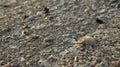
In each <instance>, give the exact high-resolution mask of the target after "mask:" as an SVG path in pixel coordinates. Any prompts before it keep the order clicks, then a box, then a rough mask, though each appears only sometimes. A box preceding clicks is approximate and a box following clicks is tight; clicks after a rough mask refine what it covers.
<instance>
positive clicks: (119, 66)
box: [111, 61, 120, 67]
mask: <svg viewBox="0 0 120 67" xmlns="http://www.w3.org/2000/svg"><path fill="white" fill-rule="evenodd" d="M111 64H112V65H113V66H114V67H120V61H111Z"/></svg>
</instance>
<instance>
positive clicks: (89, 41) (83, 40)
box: [77, 35, 96, 46]
mask: <svg viewBox="0 0 120 67" xmlns="http://www.w3.org/2000/svg"><path fill="white" fill-rule="evenodd" d="M77 44H78V45H79V46H84V45H96V41H95V39H94V38H93V37H91V36H87V35H86V36H83V37H80V38H79V40H78V41H77Z"/></svg>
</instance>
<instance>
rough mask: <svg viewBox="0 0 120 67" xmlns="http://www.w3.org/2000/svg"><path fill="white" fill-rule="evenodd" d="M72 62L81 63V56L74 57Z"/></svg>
mask: <svg viewBox="0 0 120 67" xmlns="http://www.w3.org/2000/svg"><path fill="white" fill-rule="evenodd" d="M74 61H75V62H79V61H82V57H81V56H75V58H74Z"/></svg>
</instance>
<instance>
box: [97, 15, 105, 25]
mask: <svg viewBox="0 0 120 67" xmlns="http://www.w3.org/2000/svg"><path fill="white" fill-rule="evenodd" d="M96 22H97V23H99V24H103V23H105V22H104V21H103V20H102V19H101V18H98V17H97V18H96Z"/></svg>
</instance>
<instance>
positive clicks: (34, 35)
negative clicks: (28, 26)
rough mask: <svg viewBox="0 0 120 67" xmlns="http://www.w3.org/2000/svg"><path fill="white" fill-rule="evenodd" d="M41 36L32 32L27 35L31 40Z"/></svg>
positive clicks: (28, 39)
mask: <svg viewBox="0 0 120 67" xmlns="http://www.w3.org/2000/svg"><path fill="white" fill-rule="evenodd" d="M38 37H39V36H38V35H36V34H31V35H29V36H27V37H26V39H27V41H31V40H33V39H37V38H38Z"/></svg>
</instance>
